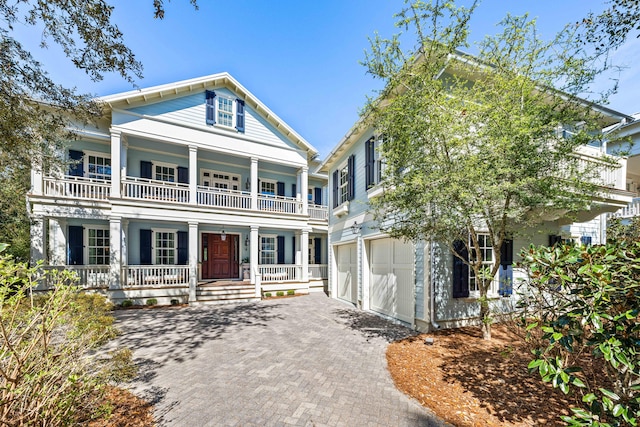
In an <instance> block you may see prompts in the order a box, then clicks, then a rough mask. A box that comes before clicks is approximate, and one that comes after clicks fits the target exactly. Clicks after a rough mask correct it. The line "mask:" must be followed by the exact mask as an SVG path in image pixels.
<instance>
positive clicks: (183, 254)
mask: <svg viewBox="0 0 640 427" xmlns="http://www.w3.org/2000/svg"><path fill="white" fill-rule="evenodd" d="M188 263H189V233H188V232H186V231H178V264H180V265H186V264H188Z"/></svg>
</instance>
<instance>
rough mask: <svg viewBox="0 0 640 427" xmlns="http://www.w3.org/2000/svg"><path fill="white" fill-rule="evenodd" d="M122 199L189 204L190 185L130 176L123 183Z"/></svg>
mask: <svg viewBox="0 0 640 427" xmlns="http://www.w3.org/2000/svg"><path fill="white" fill-rule="evenodd" d="M122 197H125V198H127V199H138V200H160V201H163V202H176V203H189V184H179V183H176V182H166V181H157V180H153V179H144V178H134V177H130V176H128V177H127V178H126V179H125V180H123V182H122Z"/></svg>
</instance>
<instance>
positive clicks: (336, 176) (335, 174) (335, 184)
mask: <svg viewBox="0 0 640 427" xmlns="http://www.w3.org/2000/svg"><path fill="white" fill-rule="evenodd" d="M339 174H340V171H337V170H336V171H334V172H333V207H334V208H336V207H338V204H339V203H340V202H339V201H338V186H339V185H340V184H339V183H338V179H339V176H340V175H339Z"/></svg>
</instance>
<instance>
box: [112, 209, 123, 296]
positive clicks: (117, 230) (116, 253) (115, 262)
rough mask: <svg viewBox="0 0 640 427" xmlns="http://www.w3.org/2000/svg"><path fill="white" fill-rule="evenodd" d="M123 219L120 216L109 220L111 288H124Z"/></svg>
mask: <svg viewBox="0 0 640 427" xmlns="http://www.w3.org/2000/svg"><path fill="white" fill-rule="evenodd" d="M121 251H122V219H121V218H120V217H119V216H112V217H111V218H109V288H110V289H117V288H120V287H122V283H121V281H120V276H121V275H122V252H121Z"/></svg>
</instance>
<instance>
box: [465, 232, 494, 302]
mask: <svg viewBox="0 0 640 427" xmlns="http://www.w3.org/2000/svg"><path fill="white" fill-rule="evenodd" d="M478 246H479V248H480V254H481V256H482V268H487V267H488V268H492V267H493V262H494V256H493V246H492V245H491V237H490V236H489V235H488V234H478ZM473 247H474V246H473V243H472V242H471V241H469V248H470V251H469V260H470V261H471V262H473V261H474V260H475V255H476V253H475V251H474V250H473ZM479 280H480V279H479V278H477V277H476V275H475V273H474V272H473V269H472V268H469V293H470V294H474V293H476V294H478V293H479V292H480V285H479ZM492 288H493V284H492ZM490 292H491V290H490Z"/></svg>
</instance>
